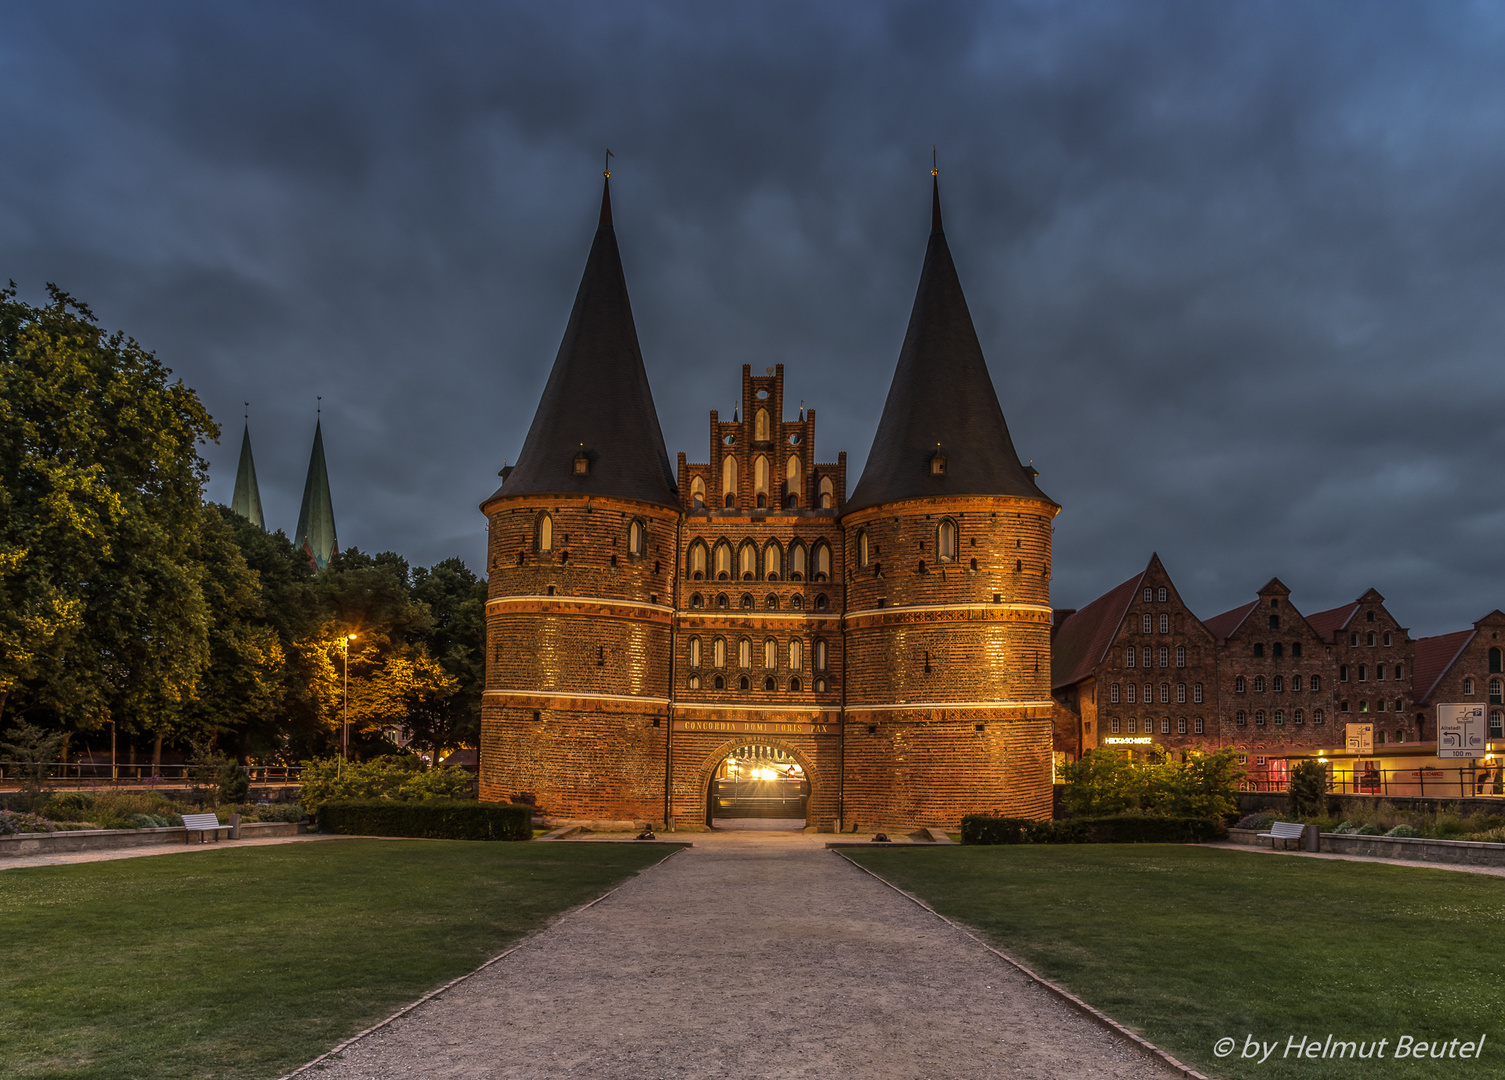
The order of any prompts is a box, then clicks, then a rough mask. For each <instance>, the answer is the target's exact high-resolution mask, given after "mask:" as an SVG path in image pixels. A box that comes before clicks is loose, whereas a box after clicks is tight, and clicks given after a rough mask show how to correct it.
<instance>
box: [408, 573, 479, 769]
mask: <svg viewBox="0 0 1505 1080" xmlns="http://www.w3.org/2000/svg"><path fill="white" fill-rule="evenodd" d="M413 596H414V597H415V598H416V599H417V600H419V601H420V602H422V603H424V604H426V605H427V606H428V609H429V614H430V617H431V619H432V629H431V630H430V631H429V633H428V635H427V642H428V648H429V651H430V652H431V653H432V654H433V656H434V657H435V658H436V659H437V660H438V661H439V663H440V664H441V665H442V666H443V668H444V670H445V672H446V673H447V674H448V675H449V677H450V678H451V679H452V680H453V681H454V690H453V692H452V693H450V694H449V695H448V696H445V697H433V698H430V699H428V700H422V701H414V702H413V703H412V704H411V705H410V708H409V710H408V716H407V720H406V722H405V724H404V726H405V727H406V729H407V733H408V736H409V738H411V739H412V741H413V742H414V744H416V745H418V746H422V747H425V748H427V749H428V750H430V751H431V752H432V753H433V755H434V761H435V762H436V763H437V762H438V760H439V757H440V756H441V754H442V753H443V752H444V751H445V750H448V749H453V748H455V747H459V746H463V745H472V746H474V745H476V744H478V743H479V741H480V737H481V691H482V689H483V688H484V686H485V682H486V582H485V581H483V580H482V579H480V578H478V577H476V575H475V574H473V573H471V571H470V569H469V567H467V566H466V565H465V563H464V562H463V561H461V560H460V559H445V560H444V561H443V562H440V563H436V564H435V565H434V566H433V568H432V569H424V568H423V567H419V568H417V569H415V570H414V571H413Z"/></svg>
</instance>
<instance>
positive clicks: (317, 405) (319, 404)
mask: <svg viewBox="0 0 1505 1080" xmlns="http://www.w3.org/2000/svg"><path fill="white" fill-rule="evenodd" d="M314 412H315V413H316V414H317V415H320V416H322V415H323V414H324V395H323V394H319V395H318V396H317V397H315V398H314Z"/></svg>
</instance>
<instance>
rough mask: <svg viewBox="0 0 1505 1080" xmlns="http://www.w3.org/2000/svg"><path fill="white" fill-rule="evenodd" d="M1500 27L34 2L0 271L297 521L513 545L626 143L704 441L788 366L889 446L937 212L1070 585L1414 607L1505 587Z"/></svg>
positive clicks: (1481, 15)
mask: <svg viewBox="0 0 1505 1080" xmlns="http://www.w3.org/2000/svg"><path fill="white" fill-rule="evenodd" d="M1502 56H1505V27H1502V25H1501V23H1500V20H1499V18H1498V16H1497V15H1496V13H1495V10H1494V9H1492V8H1489V7H1485V6H1479V7H1466V6H1461V5H1447V6H1442V5H1432V6H1423V5H1412V4H1396V5H1384V4H1376V3H1363V4H1359V3H1352V4H1340V3H1320V4H1319V3H1309V4H1290V3H1279V4H1275V3H1269V4H1262V3H1249V4H1223V5H1208V4H1200V3H1190V2H1187V3H1171V4H1154V3H1146V2H1134V3H1118V4H1091V3H1073V4H1053V3H1019V4H1014V5H1003V4H986V5H982V4H978V5H970V4H963V5H945V4H935V3H925V4H910V5H906V4H888V5H877V4H851V5H793V4H791V5H757V6H747V7H744V8H740V9H733V10H724V9H723V6H720V5H716V6H711V5H688V4H687V5H653V6H629V5H621V4H596V5H584V4H577V5H519V6H515V7H504V6H499V5H496V4H475V5H469V4H423V5H418V4H407V5H383V4H376V3H360V4H325V5H319V4H307V3H300V4H290V5H276V4H256V5H242V6H239V7H232V6H228V5H214V6H207V5H200V4H183V5H179V6H173V5H164V4H157V5H151V6H149V7H143V6H142V5H123V4H122V5H110V4H90V5H40V4H37V5H30V6H23V5H12V6H11V7H10V8H8V10H7V18H6V31H5V33H4V35H3V36H0V193H3V199H0V277H13V278H15V279H16V280H17V282H18V283H19V284H20V285H21V287H22V290H23V294H24V295H26V296H27V297H28V298H31V299H38V298H40V297H41V295H42V284H43V282H45V281H49V280H51V281H56V282H58V283H59V284H60V285H62V286H63V287H65V288H67V289H69V290H71V291H73V292H75V293H76V294H78V295H79V296H81V297H83V298H85V299H87V300H88V301H89V302H90V303H91V304H92V305H93V307H94V308H95V310H96V311H97V312H98V313H99V314H100V316H101V318H102V320H103V321H104V322H105V323H106V324H107V325H109V326H111V327H119V328H122V329H125V330H127V331H128V332H130V333H132V334H133V335H134V336H136V337H137V338H138V339H140V340H142V341H143V342H145V343H147V344H148V345H149V346H150V347H153V348H155V349H156V350H157V351H158V352H159V353H160V355H161V356H162V357H163V358H164V359H165V360H166V361H167V362H168V363H169V364H170V365H171V366H172V367H174V368H175V369H176V371H177V372H178V373H179V374H180V375H182V376H183V377H184V378H185V379H186V380H187V381H188V382H189V383H190V384H191V385H193V386H194V387H196V388H197V389H198V390H199V392H200V394H201V395H202V396H203V398H204V400H205V401H206V403H207V404H208V405H209V407H210V408H211V410H212V411H213V412H214V413H215V415H216V416H217V417H218V418H219V419H220V420H221V422H222V423H223V424H224V425H225V428H226V438H224V439H223V440H222V443H221V445H219V446H211V447H209V448H208V450H207V452H208V456H209V459H210V461H211V464H212V476H213V480H212V483H211V487H210V496H211V497H212V498H215V499H221V500H224V499H228V497H229V493H230V488H231V484H232V482H233V475H234V465H235V458H236V453H237V450H238V442H239V440H238V434H239V431H238V427H239V423H240V419H239V417H240V412H241V402H242V401H246V400H250V401H251V402H252V403H253V405H252V435H253V439H254V441H255V446H256V452H257V457H258V471H259V473H260V477H261V480H262V484H263V499H264V503H265V506H266V509H267V513H268V517H269V520H270V521H271V522H272V524H274V525H280V526H282V527H284V528H290V527H291V526H292V524H293V521H294V518H295V517H296V511H297V504H298V498H299V495H300V492H301V485H302V480H303V474H304V470H305V468H306V464H307V453H308V447H309V442H310V438H311V435H312V428H313V416H312V411H313V405H314V398H315V396H316V395H320V394H322V395H323V396H324V404H325V412H324V419H325V435H326V445H327V447H328V451H329V459H330V469H331V480H332V484H333V487H334V497H335V510H336V513H337V516H338V520H339V526H340V536H341V539H342V541H343V542H344V543H345V544H347V545H350V544H355V545H358V546H360V547H362V548H366V549H383V548H391V549H395V550H398V551H402V552H404V553H405V554H407V555H408V556H409V557H410V558H412V559H413V560H414V561H416V562H422V563H428V562H432V561H434V560H436V559H440V558H443V557H445V556H447V555H451V554H460V555H462V556H464V557H465V558H466V559H467V560H468V561H470V562H471V564H472V565H473V566H477V567H478V568H479V566H480V562H481V555H482V550H483V521H482V519H481V517H480V515H479V513H478V512H477V511H476V509H475V505H476V503H477V502H478V501H479V500H480V499H481V498H482V497H483V496H485V495H486V494H488V493H489V492H490V491H491V490H492V489H493V487H494V486H495V472H496V469H497V468H498V467H499V466H500V465H501V463H502V462H503V460H505V459H507V458H508V457H509V456H512V455H515V454H516V453H517V450H518V448H519V447H520V446H521V443H522V437H523V434H524V432H525V431H526V428H527V424H528V421H529V420H530V418H531V415H532V410H533V407H534V405H535V404H536V402H537V398H538V394H539V392H540V390H541V388H542V385H543V382H544V379H545V377H546V375H547V372H548V366H549V364H550V363H551V362H552V360H553V356H554V352H555V349H556V348H557V347H558V342H559V337H560V334H561V333H562V331H563V327H564V322H565V319H566V317H567V314H568V311H569V305H570V302H571V300H572V299H573V296H574V290H575V286H576V284H577V282H578V276H579V273H580V270H581V267H582V266H583V264H584V259H585V253H586V249H587V246H588V244H589V240H590V235H591V233H592V231H593V229H594V209H595V202H596V199H597V198H598V195H599V188H598V186H597V185H598V184H599V180H600V177H599V170H600V158H601V154H602V151H603V149H604V147H605V146H608V145H610V146H611V147H612V149H613V150H615V151H616V153H617V155H618V156H617V158H616V159H615V161H614V163H613V164H614V175H613V185H614V187H615V189H616V190H615V192H614V202H615V206H616V222H617V230H618V236H619V238H620V240H621V244H622V248H623V257H624V261H625V264H626V270H627V275H628V282H629V286H630V288H631V290H632V296H633V303H634V310H635V314H636V317H637V321H638V330H639V335H640V337H641V339H642V344H643V351H644V355H645V357H646V359H647V362H648V367H649V374H650V377H651V378H652V380H653V389H654V394H655V397H656V400H657V403H658V407H659V412H660V416H661V419H662V422H663V426H664V434H665V439H666V442H667V444H668V446H669V448H670V451H671V453H672V452H673V451H675V450H678V449H684V450H685V451H687V452H688V454H689V455H690V458H691V460H704V458H705V456H706V452H707V447H706V444H705V432H706V428H705V422H706V411H707V410H708V409H711V408H719V409H721V410H722V411H724V412H725V411H729V410H730V409H731V407H732V406H733V405H734V404H735V402H736V394H737V392H738V385H739V384H738V371H739V367H740V365H741V364H744V363H746V364H751V365H753V367H754V369H755V370H758V369H761V368H763V367H767V366H771V365H773V364H775V363H780V362H782V363H785V364H787V365H788V369H787V384H788V392H789V394H790V396H791V402H790V407H791V409H792V408H793V407H795V403H796V402H797V400H798V399H800V398H803V399H804V400H805V401H806V402H807V403H808V404H810V405H813V406H815V407H817V408H818V410H819V415H820V420H821V436H820V439H821V445H820V447H819V448H818V451H819V453H820V456H821V457H822V458H827V457H834V455H835V452H836V451H837V450H839V449H846V450H847V451H848V452H849V455H850V457H849V465H850V467H851V469H852V473H851V482H852V483H855V479H856V476H857V475H858V473H859V472H860V469H861V466H862V462H863V459H864V458H865V456H866V452H867V448H868V444H869V442H870V441H871V438H872V432H873V429H874V427H875V425H876V423H877V418H878V414H879V411H880V410H881V406H882V401H883V397H884V394H885V392H886V390H887V384H888V380H889V377H890V376H891V374H892V371H893V364H894V360H895V358H896V356H897V354H898V349H899V344H900V341H901V339H902V337H903V333H904V327H905V323H906V321H907V318H908V313H909V305H910V303H911V301H912V298H913V290H914V285H915V280H916V278H917V275H918V272H919V262H920V258H921V255H922V253H923V248H924V242H925V231H926V229H927V227H928V205H927V202H928V191H927V190H926V188H927V181H928V179H929V176H928V166H929V148H930V146H931V144H932V143H936V144H939V146H940V148H941V166H942V182H943V194H944V198H945V206H946V220H947V232H948V235H949V237H950V239H951V246H952V249H953V251H954V252H955V255H956V258H957V262H958V266H959V269H960V272H961V275H962V281H963V285H964V287H965V288H966V290H967V295H968V298H969V301H970V303H971V307H972V311H973V315H974V318H975V319H976V321H977V324H978V330H979V333H980V336H981V337H982V340H983V346H984V349H985V351H986V352H987V354H988V357H989V361H990V365H991V367H992V371H993V376H994V381H995V383H996V384H997V386H998V390H999V394H1000V397H1001V399H1002V401H1003V405H1004V410H1005V413H1006V414H1007V415H1008V417H1009V421H1010V425H1011V427H1012V429H1013V432H1014V438H1015V442H1016V444H1017V445H1018V447H1019V448H1020V451H1021V453H1022V454H1023V455H1024V456H1025V457H1026V458H1032V459H1033V460H1034V461H1035V463H1036V465H1037V466H1038V467H1039V468H1040V470H1041V473H1042V475H1041V484H1042V486H1044V488H1045V490H1046V491H1048V492H1049V493H1050V494H1051V495H1052V496H1053V497H1054V498H1056V499H1057V500H1059V501H1060V502H1061V503H1062V504H1063V506H1064V507H1065V509H1064V512H1063V513H1062V515H1061V516H1060V518H1059V519H1058V526H1057V533H1056V550H1057V555H1056V560H1055V568H1056V578H1055V582H1054V597H1055V600H1056V602H1057V603H1058V604H1062V605H1070V606H1080V605H1081V604H1083V603H1085V602H1086V601H1088V600H1090V599H1091V598H1092V597H1094V596H1095V595H1097V594H1098V593H1099V592H1101V591H1103V590H1104V589H1105V588H1108V587H1110V586H1112V585H1114V584H1116V583H1117V582H1118V581H1120V580H1122V579H1124V578H1126V577H1128V576H1130V575H1131V574H1133V573H1135V572H1137V571H1138V570H1139V569H1140V568H1141V567H1142V566H1143V564H1144V562H1145V561H1146V559H1147V558H1148V555H1149V552H1150V551H1151V550H1155V549H1158V550H1159V551H1160V553H1161V555H1162V557H1164V558H1165V560H1166V562H1167V565H1168V567H1169V569H1170V571H1171V573H1172V574H1173V575H1174V576H1175V577H1176V579H1177V581H1178V582H1179V583H1180V584H1181V586H1182V589H1183V592H1184V593H1185V594H1186V596H1187V598H1188V600H1189V601H1190V602H1191V603H1192V604H1193V606H1194V608H1195V609H1196V610H1198V611H1199V613H1201V614H1202V615H1204V616H1210V615H1213V614H1215V613H1217V612H1219V611H1221V610H1223V609H1224V608H1227V607H1231V606H1233V605H1234V604H1236V603H1241V602H1243V601H1244V600H1246V599H1248V598H1249V597H1251V596H1252V594H1253V590H1255V589H1256V588H1258V587H1259V586H1260V585H1262V584H1263V583H1264V582H1265V581H1266V580H1267V579H1268V578H1269V577H1271V576H1276V575H1278V576H1279V577H1281V578H1282V579H1283V580H1284V581H1285V582H1286V583H1287V584H1288V585H1290V586H1291V587H1292V588H1293V589H1294V590H1295V597H1294V599H1295V600H1296V601H1297V603H1298V604H1299V605H1301V606H1302V607H1304V608H1305V609H1307V610H1315V609H1318V608H1321V607H1326V606H1330V605H1334V604H1338V603H1341V602H1344V601H1347V600H1350V599H1352V598H1354V597H1356V596H1357V595H1359V594H1360V593H1361V592H1362V591H1363V590H1364V589H1365V588H1367V587H1369V586H1370V585H1374V586H1376V587H1378V588H1379V589H1380V591H1381V592H1383V593H1385V594H1386V596H1387V597H1388V598H1389V599H1390V602H1391V606H1392V609H1393V610H1395V612H1396V613H1397V614H1398V615H1399V617H1400V618H1401V619H1402V620H1403V621H1404V622H1409V623H1410V624H1411V626H1412V627H1413V629H1414V630H1415V631H1417V632H1419V633H1431V632H1436V631H1439V630H1443V629H1450V628H1453V627H1456V626H1461V625H1465V624H1466V623H1467V622H1468V621H1469V620H1472V619H1473V618H1476V617H1478V616H1479V615H1482V614H1483V613H1484V612H1486V611H1488V610H1489V609H1490V608H1493V607H1495V606H1497V605H1498V606H1505V566H1502V561H1501V559H1500V558H1499V552H1500V550H1501V546H1502V544H1501V542H1502V534H1505V499H1502V496H1505V483H1502V481H1501V479H1500V474H1501V468H1500V463H1501V459H1502V452H1505V434H1502V430H1501V425H1500V423H1499V419H1498V418H1499V417H1500V415H1501V412H1502V408H1505V371H1502V367H1501V364H1500V360H1499V353H1500V349H1499V342H1500V341H1501V340H1502V330H1505V326H1502V321H1505V320H1502V308H1501V305H1500V303H1499V298H1500V296H1501V294H1502V286H1505V272H1502V271H1505V198H1502V194H1505V192H1502V186H1505V185H1502V176H1505V138H1502V135H1505V110H1502V109H1501V107H1500V105H1499V103H1500V102H1501V101H1505V93H1502V90H1505V86H1502V82H1505V74H1502V73H1505V64H1502V63H1501V59H1502Z"/></svg>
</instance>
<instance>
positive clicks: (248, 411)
mask: <svg viewBox="0 0 1505 1080" xmlns="http://www.w3.org/2000/svg"><path fill="white" fill-rule="evenodd" d="M246 419H247V420H249V419H251V403H250V402H249V401H248V402H246Z"/></svg>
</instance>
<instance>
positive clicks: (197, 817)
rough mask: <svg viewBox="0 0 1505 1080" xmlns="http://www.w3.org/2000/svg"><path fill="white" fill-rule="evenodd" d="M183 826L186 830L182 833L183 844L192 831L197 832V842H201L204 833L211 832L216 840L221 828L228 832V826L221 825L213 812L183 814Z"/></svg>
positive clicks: (186, 841)
mask: <svg viewBox="0 0 1505 1080" xmlns="http://www.w3.org/2000/svg"><path fill="white" fill-rule="evenodd" d="M183 828H184V829H185V830H186V831H185V832H184V833H183V843H185V844H186V843H188V838H189V837H190V836H192V835H193V834H194V833H198V834H199V843H201V844H202V843H203V842H204V834H205V833H213V834H214V839H215V840H218V839H219V831H220V830H221V829H224V830H225V832H226V833H227V834H228V833H229V832H230V826H228V825H221V824H220V823H219V818H217V817H215V816H214V815H213V814H184V815H183Z"/></svg>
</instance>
